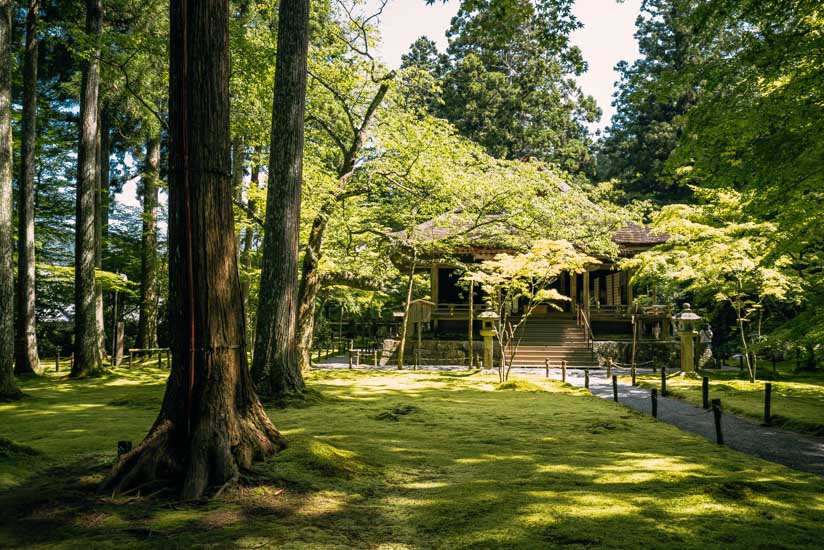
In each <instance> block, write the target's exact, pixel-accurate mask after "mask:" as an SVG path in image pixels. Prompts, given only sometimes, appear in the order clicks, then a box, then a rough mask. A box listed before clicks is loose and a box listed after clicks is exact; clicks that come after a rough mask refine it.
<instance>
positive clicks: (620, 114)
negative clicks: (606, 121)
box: [598, 0, 706, 204]
mask: <svg viewBox="0 0 824 550" xmlns="http://www.w3.org/2000/svg"><path fill="white" fill-rule="evenodd" d="M698 4H700V2H698V1H697V0H645V1H644V2H643V3H642V5H641V14H640V15H639V17H638V19H637V22H636V27H637V30H636V33H635V37H636V39H637V40H638V49H639V51H640V53H641V57H640V58H639V59H637V60H636V61H634V62H633V63H632V64H631V65H630V64H628V63H627V62H626V61H622V62H620V63H619V64H618V66H617V69H618V72H620V74H621V80H620V82H619V86H618V90H617V91H616V92H615V94H614V95H615V106H616V113H615V115H613V118H612V121H611V124H610V126H609V128H608V129H607V133H606V136H605V137H604V138H603V139H602V140H601V142H600V143H599V146H598V177H599V178H600V179H601V180H609V179H612V178H616V179H618V180H619V181H620V188H621V189H622V190H624V191H625V192H626V193H627V196H628V198H643V199H652V200H654V201H655V202H657V203H663V204H670V203H674V202H679V201H683V200H685V199H687V198H688V197H689V193H690V191H689V188H688V187H687V186H686V185H685V184H686V183H690V181H691V180H690V178H687V177H684V175H683V174H677V173H672V172H669V171H667V170H666V162H667V159H669V157H670V155H671V153H672V151H673V149H675V147H676V145H677V144H678V140H679V138H680V136H681V134H682V131H683V125H684V121H683V116H684V114H685V113H687V111H688V110H689V109H690V107H691V106H692V105H693V104H694V103H695V98H696V95H697V93H698V81H699V78H700V75H693V74H691V75H690V77H689V78H687V77H684V76H683V75H681V73H680V72H681V71H683V70H684V68H685V67H686V66H687V65H688V64H691V63H695V64H697V63H701V62H702V60H703V59H705V58H706V52H705V51H704V50H703V49H701V48H699V47H698V43H697V42H698V41H697V40H696V38H695V37H694V32H693V28H692V25H691V22H690V19H689V17H690V15H691V14H692V13H693V12H694V11H695V7H696V6H697V5H698Z"/></svg>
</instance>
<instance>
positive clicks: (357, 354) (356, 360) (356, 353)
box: [355, 350, 360, 367]
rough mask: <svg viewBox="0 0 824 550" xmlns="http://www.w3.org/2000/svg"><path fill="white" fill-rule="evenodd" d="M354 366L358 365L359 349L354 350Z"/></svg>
mask: <svg viewBox="0 0 824 550" xmlns="http://www.w3.org/2000/svg"><path fill="white" fill-rule="evenodd" d="M355 366H356V367H360V350H355Z"/></svg>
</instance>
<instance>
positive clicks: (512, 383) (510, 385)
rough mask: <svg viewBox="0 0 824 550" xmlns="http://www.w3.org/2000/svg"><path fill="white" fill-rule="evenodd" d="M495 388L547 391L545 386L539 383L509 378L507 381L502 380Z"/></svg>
mask: <svg viewBox="0 0 824 550" xmlns="http://www.w3.org/2000/svg"><path fill="white" fill-rule="evenodd" d="M495 389H496V390H514V391H528V392H540V391H545V390H544V388H542V387H541V386H539V385H538V384H533V383H532V382H527V381H526V380H507V381H506V382H501V383H500V384H498V385H497V386H495Z"/></svg>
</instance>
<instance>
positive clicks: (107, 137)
mask: <svg viewBox="0 0 824 550" xmlns="http://www.w3.org/2000/svg"><path fill="white" fill-rule="evenodd" d="M111 130H112V114H111V111H110V108H109V106H108V105H106V106H104V107H103V110H102V112H101V114H100V178H99V180H100V187H99V189H98V193H99V196H100V201H99V203H98V204H99V207H100V209H99V211H98V213H97V219H98V221H99V224H100V233H99V235H98V237H99V238H100V241H99V242H98V243H97V250H99V259H100V261H99V263H98V267H99V268H101V269H104V270H106V271H112V269H111V266H110V265H109V263H110V262H111V260H110V259H109V209H110V208H111V202H112V194H111V185H112V183H111V179H110V174H109V172H110V169H111V168H110V167H111V164H110V157H111V152H112V136H111ZM101 297H102V294H101ZM103 304H104V315H105V300H104V301H103ZM112 315H114V308H112ZM116 323H117V319H114V318H112V323H111V324H110V325H109V327H110V328H111V340H110V349H111V352H112V353H111V357H110V361H111V362H112V364H114V354H115V349H114V348H115V345H116V343H115V334H114V327H115V326H116ZM102 328H103V338H102V340H101V345H105V342H106V337H105V334H106V320H105V316H104V317H103V327H102Z"/></svg>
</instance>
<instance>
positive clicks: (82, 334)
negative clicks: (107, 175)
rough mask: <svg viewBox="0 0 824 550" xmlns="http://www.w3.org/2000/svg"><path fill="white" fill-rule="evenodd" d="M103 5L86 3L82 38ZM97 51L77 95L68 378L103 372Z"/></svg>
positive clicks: (96, 23) (93, 33) (93, 34)
mask: <svg viewBox="0 0 824 550" xmlns="http://www.w3.org/2000/svg"><path fill="white" fill-rule="evenodd" d="M102 20H103V6H102V0H86V34H87V35H88V36H89V37H90V38H91V39H93V40H94V39H96V38H97V37H99V36H100V30H101V25H102ZM99 88H100V50H99V49H97V48H95V50H94V51H93V52H92V55H91V56H90V57H89V59H88V61H86V63H85V65H84V67H83V80H82V86H81V89H80V138H79V140H78V149H77V195H76V201H77V202H76V205H75V209H76V221H75V241H74V253H75V259H74V269H75V272H74V308H75V311H74V350H75V353H74V364H73V365H72V372H71V374H72V376H87V375H90V374H95V373H97V372H99V371H100V370H101V369H102V365H101V362H100V348H99V346H100V341H99V334H98V325H97V293H96V287H97V282H96V281H95V273H94V268H95V262H96V259H97V258H96V256H97V253H96V252H97V251H96V237H97V234H96V233H97V232H96V227H95V224H96V220H97V212H96V211H95V203H96V202H97V197H98V196H99V195H98V176H97V172H98V164H97V160H98V151H97V150H98V112H99V110H98V93H99Z"/></svg>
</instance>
